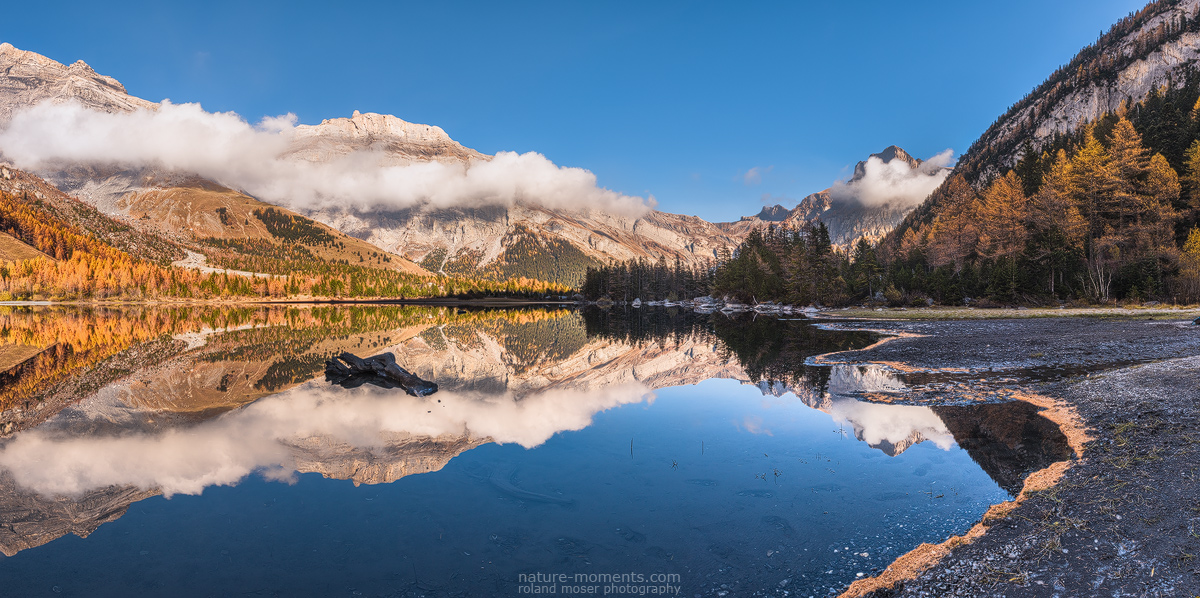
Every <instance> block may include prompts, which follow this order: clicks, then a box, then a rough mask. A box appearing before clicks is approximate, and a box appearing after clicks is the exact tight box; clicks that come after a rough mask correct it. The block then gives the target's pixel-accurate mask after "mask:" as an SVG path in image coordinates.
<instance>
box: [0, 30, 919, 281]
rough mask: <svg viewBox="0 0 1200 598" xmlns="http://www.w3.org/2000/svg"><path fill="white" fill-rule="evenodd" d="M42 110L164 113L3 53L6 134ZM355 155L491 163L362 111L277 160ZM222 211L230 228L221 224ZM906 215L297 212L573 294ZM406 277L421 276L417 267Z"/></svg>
mask: <svg viewBox="0 0 1200 598" xmlns="http://www.w3.org/2000/svg"><path fill="white" fill-rule="evenodd" d="M42 101H50V102H67V101H77V102H80V103H81V104H82V105H83V106H85V107H87V108H91V109H94V110H99V111H104V112H128V111H134V110H156V109H159V106H160V105H159V104H157V103H154V102H149V101H146V100H142V99H140V98H137V97H135V96H132V95H130V94H128V92H127V91H126V89H125V88H124V86H122V85H121V84H120V83H119V82H118V81H116V80H115V79H112V78H111V77H106V76H103V75H99V74H97V73H95V71H94V70H92V69H91V67H89V66H87V65H86V64H85V63H83V62H82V61H79V62H76V63H75V64H73V65H71V66H69V67H68V66H64V65H62V64H59V63H57V62H55V61H53V60H51V59H49V58H46V57H44V56H40V55H38V54H36V53H33V52H28V51H22V50H18V49H16V48H13V47H12V46H11V45H9V44H4V45H2V46H0V126H3V125H4V124H5V123H6V122H7V121H8V120H9V119H11V117H12V115H13V113H14V112H15V111H17V110H19V109H20V108H22V107H25V106H30V105H33V104H35V103H37V102H42ZM352 154H353V155H354V157H355V158H359V157H363V158H364V159H369V160H374V161H376V162H377V163H378V165H380V166H397V165H409V164H416V163H423V162H442V163H446V164H463V165H467V167H468V168H469V167H470V164H472V163H478V162H486V161H490V160H491V159H492V156H489V155H486V154H482V153H480V152H478V151H475V150H473V149H470V148H467V147H464V146H463V145H461V144H460V143H458V142H456V141H454V140H453V139H452V138H451V137H450V136H449V135H448V134H446V132H445V131H444V130H442V129H441V128H439V127H436V126H432V125H422V124H415V123H409V122H406V121H403V120H401V119H399V118H397V117H394V116H391V115H381V114H371V113H366V114H364V113H360V112H358V111H355V113H354V114H353V115H352V116H351V117H350V118H333V119H327V120H324V121H322V122H321V123H320V124H317V125H298V126H296V127H295V129H294V135H293V137H292V139H291V141H290V146H289V147H288V149H287V150H286V151H285V152H284V153H283V154H282V155H281V157H282V158H284V159H289V160H295V161H299V162H308V163H314V164H328V163H331V162H334V161H336V160H340V159H345V158H347V157H348V156H351V155H352ZM872 156H873V157H877V158H879V159H880V160H882V161H884V162H890V161H892V160H896V159H899V160H903V161H905V162H906V163H908V164H910V165H911V166H914V167H915V166H917V165H919V164H920V163H921V162H920V160H916V159H914V158H912V157H911V156H909V155H908V154H907V152H905V151H904V150H902V149H900V148H898V147H895V146H892V147H889V148H887V149H885V150H884V151H882V152H880V153H878V154H873V155H872ZM865 165H866V161H863V162H859V163H858V164H857V165H856V166H855V170H854V175H853V177H852V178H851V179H850V180H851V181H852V182H853V181H857V180H859V179H861V178H862V177H863V176H864V172H865ZM37 174H39V175H41V176H43V177H45V178H46V179H47V180H49V181H50V182H51V183H53V184H54V185H56V186H57V187H59V188H60V189H62V190H64V191H66V192H67V193H70V194H72V195H75V196H77V197H79V198H80V199H81V200H83V201H84V202H86V203H88V204H90V205H93V206H95V207H97V208H98V209H100V210H101V212H103V213H105V214H107V215H109V216H112V217H115V218H117V219H119V220H121V221H122V222H124V223H126V224H128V225H129V226H131V227H133V228H135V229H137V230H139V231H141V232H143V233H147V234H154V235H160V236H163V237H166V238H169V239H173V240H175V241H177V242H181V243H185V244H188V243H195V242H196V241H198V240H201V239H205V238H218V239H235V238H239V237H243V238H259V237H262V236H263V235H262V233H263V231H261V230H258V229H259V228H261V227H259V226H256V225H257V224H258V223H257V221H256V220H255V219H254V218H252V217H249V214H251V213H252V212H253V211H254V210H255V209H261V208H263V207H265V205H266V204H263V203H262V202H260V201H259V200H257V199H256V198H254V197H251V196H248V195H246V194H245V193H243V192H241V191H238V190H236V189H230V188H228V187H226V186H224V185H221V184H220V183H219V182H216V181H211V180H206V179H202V178H200V177H197V176H194V175H192V174H190V173H180V172H169V171H161V170H158V169H153V168H145V167H143V168H130V169H121V168H112V167H108V168H99V167H95V166H91V165H86V164H64V165H59V166H57V167H54V168H47V169H45V170H44V171H39V172H37ZM222 209H224V210H225V211H227V212H229V214H230V215H231V216H230V217H228V218H227V217H225V216H226V214H221V213H219V212H220V211H221V210H222ZM908 210H909V208H907V207H896V206H892V205H890V204H886V205H884V206H881V207H867V206H863V205H861V204H859V203H856V202H854V201H839V200H837V199H835V198H833V197H832V196H831V193H830V190H829V189H827V190H825V191H822V192H818V193H814V194H812V195H809V196H808V197H806V198H805V199H804V200H803V201H802V202H800V204H799V205H798V206H797V207H796V208H794V209H792V210H787V209H786V208H784V207H782V206H774V207H770V208H765V209H764V210H763V212H761V213H760V214H759V215H758V216H753V217H748V218H743V219H742V220H740V221H738V222H733V223H711V222H707V221H705V220H703V219H701V218H697V217H694V216H685V215H680V214H671V213H667V212H661V211H658V210H650V211H648V212H647V213H645V214H644V215H642V216H640V217H634V216H626V215H621V214H611V213H604V212H602V211H599V210H566V209H556V208H548V207H545V206H542V205H538V204H534V203H531V202H523V201H517V202H516V203H515V204H514V205H511V206H490V207H489V206H483V207H474V208H466V207H462V208H440V209H432V208H428V207H414V208H407V209H394V210H386V209H375V210H362V209H355V208H351V207H345V206H340V205H339V206H333V207H330V206H325V207H321V208H311V209H306V208H299V209H296V211H297V212H299V213H301V214H303V215H304V216H307V217H310V218H312V219H314V220H316V221H318V222H321V223H323V224H326V225H328V226H330V227H332V228H334V229H336V230H338V231H340V232H342V233H345V234H347V235H349V236H350V237H353V238H356V239H359V240H361V241H365V242H366V243H365V244H363V246H362V247H356V248H354V249H353V250H351V252H352V253H353V251H354V250H357V251H358V254H363V253H366V251H367V250H364V248H365V247H368V246H374V248H379V249H382V250H384V251H386V252H389V253H391V254H394V255H398V256H401V257H403V258H405V261H397V263H398V264H406V262H407V261H411V262H413V263H419V264H420V265H421V266H423V267H424V268H425V269H427V270H429V271H434V272H444V273H447V274H452V275H468V276H475V275H481V274H482V275H484V276H490V277H495V278H510V277H517V276H524V277H528V278H539V279H543V280H552V281H557V282H564V283H567V284H577V283H579V282H580V281H581V280H582V275H583V272H584V271H585V270H586V268H588V267H590V266H596V265H600V264H603V263H607V262H610V261H625V260H631V259H645V260H649V261H653V260H657V259H660V258H662V259H666V260H667V261H668V262H673V261H674V260H676V259H679V260H680V262H681V263H683V264H684V265H688V266H698V265H701V264H704V263H707V261H708V260H711V259H713V258H715V257H716V255H717V254H718V253H719V251H720V250H721V249H722V248H730V249H732V248H734V247H736V246H737V245H738V244H739V243H740V242H741V241H742V240H743V239H744V238H745V235H746V234H748V233H749V232H750V231H751V230H755V229H759V228H764V227H766V226H769V225H770V224H772V223H776V224H779V225H784V226H789V227H800V226H803V225H804V224H807V223H809V222H812V221H815V220H821V221H822V222H825V223H826V225H827V226H828V227H829V228H830V231H831V236H832V237H833V241H834V243H835V244H837V245H838V246H841V247H843V248H848V247H849V246H851V245H853V243H854V242H856V241H857V240H858V239H859V238H867V239H868V240H872V241H874V240H876V239H878V238H880V237H881V236H882V235H883V234H885V233H886V232H887V231H889V230H891V228H892V227H894V226H895V225H896V223H898V222H899V221H900V220H901V219H902V218H903V217H904V216H905V215H906V214H907V213H908ZM368 244H369V245H368ZM201 249H202V248H201ZM348 255H349V254H348ZM345 258H346V256H342V255H338V256H332V259H345ZM353 259H356V258H355V257H354V256H351V260H353ZM405 269H407V270H409V271H417V268H416V267H415V266H414V267H410V268H405Z"/></svg>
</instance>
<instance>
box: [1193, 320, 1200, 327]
mask: <svg viewBox="0 0 1200 598" xmlns="http://www.w3.org/2000/svg"><path fill="white" fill-rule="evenodd" d="M1192 323H1193V324H1195V325H1197V326H1200V318H1196V319H1195V320H1192Z"/></svg>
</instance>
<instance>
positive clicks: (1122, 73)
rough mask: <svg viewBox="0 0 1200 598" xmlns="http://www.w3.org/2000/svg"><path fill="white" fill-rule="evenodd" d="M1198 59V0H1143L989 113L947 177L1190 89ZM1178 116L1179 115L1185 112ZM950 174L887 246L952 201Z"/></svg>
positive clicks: (968, 176) (1049, 145)
mask: <svg viewBox="0 0 1200 598" xmlns="http://www.w3.org/2000/svg"><path fill="white" fill-rule="evenodd" d="M1198 61H1200V0H1160V1H1154V2H1150V3H1149V4H1147V5H1146V6H1145V7H1144V8H1142V9H1141V10H1138V11H1136V12H1134V13H1132V14H1130V15H1129V16H1127V17H1125V18H1123V19H1121V20H1120V21H1118V22H1117V23H1116V24H1115V25H1113V26H1112V28H1111V29H1110V30H1109V31H1108V32H1107V33H1104V34H1103V35H1101V36H1100V38H1099V39H1098V40H1097V41H1096V42H1095V43H1093V44H1091V45H1089V46H1087V47H1086V48H1084V49H1083V50H1081V51H1080V52H1079V53H1078V54H1076V55H1075V57H1074V58H1072V59H1071V61H1070V62H1068V63H1067V64H1066V65H1064V66H1062V67H1060V68H1059V69H1058V70H1056V71H1055V72H1054V73H1052V74H1051V75H1050V76H1049V77H1047V78H1046V80H1045V81H1044V82H1043V83H1042V84H1041V85H1039V86H1037V87H1036V88H1034V89H1033V90H1032V91H1030V92H1029V93H1028V94H1027V95H1026V96H1025V97H1023V98H1022V99H1021V100H1019V101H1018V102H1016V103H1015V104H1013V105H1012V107H1010V108H1009V109H1008V110H1007V111H1006V112H1005V113H1004V114H1003V115H1001V116H1000V117H999V118H997V119H996V121H995V122H994V123H993V124H992V125H991V126H990V127H988V129H987V130H986V131H984V132H983V134H982V135H980V137H979V138H978V139H977V140H976V141H975V142H974V143H972V144H971V147H970V148H969V149H968V150H967V152H966V153H965V154H963V156H962V157H961V158H960V159H959V162H958V164H957V165H956V166H955V170H954V175H955V178H957V177H959V176H961V177H962V180H963V181H965V182H967V183H970V184H971V185H974V186H976V187H981V186H982V184H983V183H984V182H986V181H988V180H993V179H995V178H997V177H998V176H999V175H1000V174H1002V173H1004V172H1005V171H1007V170H1010V169H1012V168H1013V167H1015V166H1017V165H1018V161H1019V160H1020V159H1022V158H1023V157H1025V155H1026V154H1027V153H1028V154H1030V155H1032V156H1035V157H1036V156H1037V155H1039V154H1040V153H1041V152H1044V151H1049V152H1050V153H1051V154H1053V151H1054V150H1055V149H1056V148H1064V147H1066V146H1069V145H1070V144H1071V143H1073V142H1076V141H1077V139H1074V138H1073V137H1072V136H1074V137H1078V136H1079V135H1080V134H1081V132H1082V130H1083V129H1084V128H1085V127H1086V125H1088V124H1092V123H1095V122H1096V121H1097V120H1099V119H1100V118H1102V117H1103V116H1105V115H1106V114H1107V115H1112V114H1115V113H1123V112H1125V111H1127V110H1129V109H1130V108H1131V107H1134V106H1135V105H1136V104H1137V103H1139V102H1144V101H1146V100H1147V99H1148V98H1152V97H1154V96H1159V97H1161V96H1162V95H1163V94H1164V93H1165V92H1171V91H1172V90H1181V91H1183V90H1187V89H1193V92H1194V87H1195V86H1196V85H1197V81H1196V66H1197V62H1198ZM1179 116H1180V120H1181V121H1182V120H1186V118H1187V117H1186V116H1184V115H1179ZM1169 128H1170V129H1171V130H1170V131H1167V132H1166V133H1171V132H1175V133H1180V134H1185V135H1186V133H1187V128H1188V125H1187V123H1185V122H1179V123H1176V124H1175V125H1173V126H1171V127H1169ZM1184 147H1186V144H1185V145H1184ZM1167 149H1168V148H1164V147H1158V148H1155V151H1166V150H1167ZM1167 153H1171V152H1167ZM1177 153H1178V154H1181V153H1182V148H1178V151H1177ZM1050 157H1053V156H1050ZM1174 158H1175V157H1173V159H1174ZM1174 166H1176V167H1178V166H1179V164H1177V163H1174ZM1043 170H1045V165H1044V166H1043ZM1037 176H1038V175H1034V177H1033V178H1036V177H1037ZM951 182H953V179H951V180H947V181H946V183H944V184H943V185H942V186H941V187H939V188H938V189H937V190H936V191H934V193H933V194H931V195H930V197H929V199H928V200H927V201H926V202H925V203H924V204H922V205H921V206H919V207H918V208H917V209H916V210H914V211H913V212H912V214H910V215H909V216H908V217H907V218H906V219H905V220H904V221H903V222H902V223H900V225H899V226H897V227H896V229H895V230H894V231H893V232H892V233H891V234H890V235H889V236H888V237H887V239H886V240H885V246H886V247H887V249H888V250H889V251H890V252H891V253H893V254H895V255H899V254H900V253H901V251H902V249H901V244H902V242H903V243H909V244H911V242H915V241H917V240H918V239H919V238H923V237H924V235H925V234H926V233H927V232H928V227H929V225H930V224H931V223H933V222H934V221H935V220H937V219H938V218H939V216H941V215H942V214H944V213H947V212H948V211H949V210H953V209H955V207H954V206H955V199H954V197H955V192H954V190H953V187H952V185H951V184H950V183H951ZM906 237H908V238H909V239H910V242H905V241H904V239H905V238H906ZM907 246H908V245H906V247H907Z"/></svg>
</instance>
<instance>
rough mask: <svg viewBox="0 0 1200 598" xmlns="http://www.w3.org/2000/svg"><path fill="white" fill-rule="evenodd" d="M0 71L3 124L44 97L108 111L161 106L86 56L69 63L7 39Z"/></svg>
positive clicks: (1, 46)
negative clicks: (102, 70)
mask: <svg viewBox="0 0 1200 598" xmlns="http://www.w3.org/2000/svg"><path fill="white" fill-rule="evenodd" d="M0 73H4V76H2V77H0V125H3V124H5V123H7V122H8V121H9V120H10V119H12V115H13V112H14V111H16V110H18V109H20V108H22V107H25V106H32V105H34V104H37V103H39V102H44V101H49V102H55V103H62V102H66V101H76V102H80V103H82V104H83V105H84V106H88V107H90V108H95V109H97V110H102V111H105V112H111V111H128V110H135V109H138V108H147V109H152V108H154V107H155V106H157V104H155V103H154V102H148V101H146V100H143V99H141V98H137V97H134V96H131V95H129V94H128V93H126V92H125V86H123V85H121V84H120V83H119V82H118V81H117V80H116V79H113V78H112V77H107V76H104V75H101V74H98V73H97V72H96V71H94V70H92V67H90V66H88V65H87V63H85V62H84V61H82V60H80V61H78V62H76V63H74V64H72V65H70V66H66V65H64V64H62V63H59V62H57V61H54V60H51V59H49V58H46V57H45V56H42V55H40V54H36V53H34V52H28V51H24V50H18V49H17V48H14V47H13V46H12V44H9V43H7V42H6V43H0Z"/></svg>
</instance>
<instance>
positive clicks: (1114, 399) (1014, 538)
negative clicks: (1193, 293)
mask: <svg viewBox="0 0 1200 598" xmlns="http://www.w3.org/2000/svg"><path fill="white" fill-rule="evenodd" d="M829 325H830V326H833V327H839V328H850V329H873V330H883V331H888V332H892V333H900V334H902V335H904V336H902V337H901V338H896V339H893V340H891V341H888V342H885V343H882V344H879V345H876V346H874V347H872V348H869V349H867V350H863V351H855V352H847V353H839V354H835V355H831V356H827V357H826V358H825V360H826V361H829V362H834V363H837V362H842V363H863V362H873V363H886V364H889V365H892V366H893V367H894V368H896V369H897V371H903V372H907V373H906V374H904V376H905V377H906V378H907V379H908V382H909V384H910V388H911V390H912V392H911V396H910V397H907V398H905V399H904V400H906V401H911V402H913V403H924V404H939V403H947V402H951V403H953V402H956V401H957V402H962V401H964V400H966V401H971V400H977V399H978V398H979V397H980V396H983V395H987V396H991V397H997V396H1002V395H1003V394H1004V392H1005V391H1007V392H1009V393H1011V394H1013V395H1014V396H1015V395H1020V394H1033V395H1037V396H1040V397H1045V398H1048V399H1050V400H1052V401H1053V402H1056V403H1057V404H1058V405H1060V406H1064V407H1066V408H1067V409H1069V410H1071V411H1073V412H1074V414H1076V415H1077V416H1078V420H1079V421H1080V422H1081V423H1082V424H1083V426H1084V427H1086V429H1087V434H1088V436H1089V437H1090V440H1089V441H1088V442H1087V443H1086V445H1084V446H1085V448H1084V450H1083V451H1082V455H1076V456H1075V457H1074V458H1072V459H1071V461H1070V462H1069V468H1068V469H1067V470H1066V473H1065V474H1064V475H1063V476H1062V478H1061V479H1060V480H1059V482H1058V483H1057V484H1056V485H1054V486H1052V487H1050V488H1049V489H1046V490H1040V491H1034V492H1028V493H1027V495H1026V496H1024V497H1023V500H1021V502H1020V503H1019V505H1017V506H1016V507H1015V508H1014V509H1012V510H1011V511H1010V512H1008V513H1007V514H1006V516H1001V517H995V518H990V519H987V520H986V521H985V522H984V523H983V527H982V528H980V530H981V531H983V530H986V531H985V533H982V535H979V536H978V537H975V538H972V541H969V542H961V541H953V542H950V543H948V544H950V545H951V546H948V547H947V548H949V551H948V554H946V555H945V556H944V557H943V558H941V559H940V560H939V561H938V562H937V563H936V564H934V565H933V566H931V567H929V568H927V569H925V570H924V571H922V572H920V573H919V574H917V576H916V578H915V579H909V580H905V581H901V582H899V583H896V584H894V585H891V586H890V587H876V588H874V589H871V590H870V591H867V592H865V593H864V591H863V590H864V589H867V588H869V585H868V584H863V583H860V584H858V585H857V586H856V588H854V589H853V591H848V592H847V593H846V594H844V595H847V596H849V595H868V596H874V597H877V598H882V597H885V596H886V597H891V596H964V597H966V596H971V597H976V596H1013V597H1016V596H1020V597H1031V596H1033V597H1040V596H1046V597H1051V596H1056V597H1064V598H1065V597H1073V596H1163V597H1166V596H1197V595H1200V560H1198V557H1200V479H1198V474H1200V471H1198V470H1200V421H1198V412H1197V404H1198V402H1200V326H1196V325H1192V324H1191V323H1190V321H1186V320H1174V321H1170V320H1167V321H1161V320H1155V321H1147V320H1133V319H1129V318H1121V319H1105V318H1066V319H1046V318H1035V319H1023V320H973V321H886V322H880V321H875V322H864V321H855V322H844V321H843V322H831V323H829ZM980 389H983V390H982V391H981V390H980ZM879 585H882V584H876V586H879Z"/></svg>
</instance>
